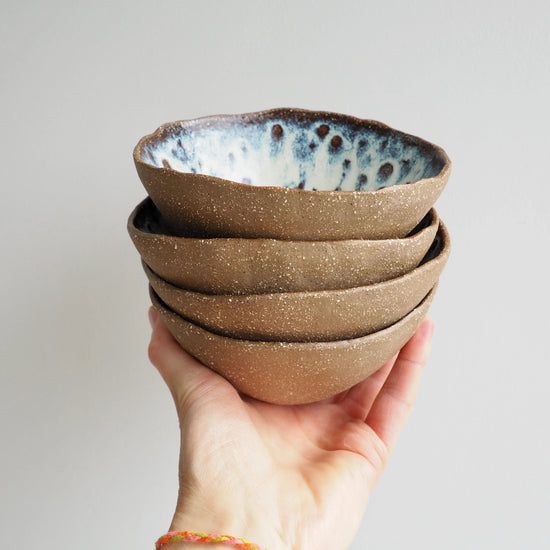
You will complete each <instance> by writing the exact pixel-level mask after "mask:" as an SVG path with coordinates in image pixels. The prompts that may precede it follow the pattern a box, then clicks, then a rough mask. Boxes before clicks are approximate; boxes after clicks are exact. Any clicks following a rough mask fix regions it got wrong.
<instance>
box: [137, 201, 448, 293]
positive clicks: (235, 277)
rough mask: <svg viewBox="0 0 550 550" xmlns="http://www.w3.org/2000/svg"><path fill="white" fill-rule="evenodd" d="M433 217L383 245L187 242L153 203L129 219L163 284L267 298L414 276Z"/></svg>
mask: <svg viewBox="0 0 550 550" xmlns="http://www.w3.org/2000/svg"><path fill="white" fill-rule="evenodd" d="M438 225H439V218H438V216H437V213H436V212H435V210H434V209H432V210H431V211H430V212H429V213H428V214H427V215H426V217H425V219H424V220H423V221H422V223H421V224H420V225H419V226H418V228H417V229H416V230H415V231H414V232H413V234H411V235H410V236H409V237H405V238H402V239H387V240H378V241H369V240H347V241H328V242H319V241H281V240H274V239H231V238H228V239H227V238H226V239H224V238H214V239H200V238H184V237H174V236H172V235H170V234H169V231H168V229H167V228H166V227H165V224H164V223H163V221H162V219H161V217H160V214H159V212H158V210H157V209H156V208H155V206H154V204H153V203H152V202H151V200H150V199H146V200H144V201H143V202H142V203H141V204H140V205H138V206H137V207H136V209H135V210H134V211H133V212H132V214H131V215H130V218H129V220H128V232H129V233H130V236H131V238H132V241H133V242H134V245H135V246H136V248H137V249H138V251H139V253H140V255H141V257H142V258H143V260H144V261H145V263H147V265H149V267H150V268H151V269H152V270H153V271H154V272H155V273H157V274H158V275H159V276H160V277H162V278H163V279H165V280H166V281H168V282H170V283H172V284H174V285H175V286H180V287H183V288H186V289H188V290H194V291H197V292H205V293H209V294H265V293H271V292H300V291H313V290H334V289H342V288H352V287H356V286H364V285H370V284H373V283H377V282H380V281H385V280H387V279H392V278H395V277H399V276H400V275H403V274H405V273H407V272H409V271H410V270H411V269H414V268H415V267H416V266H417V265H418V264H419V263H420V261H421V260H422V258H423V257H424V255H425V254H426V252H427V251H428V249H429V248H430V245H431V243H432V241H433V240H434V237H435V234H436V231H437V227H438Z"/></svg>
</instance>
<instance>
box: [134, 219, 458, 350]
mask: <svg viewBox="0 0 550 550" xmlns="http://www.w3.org/2000/svg"><path fill="white" fill-rule="evenodd" d="M449 253H450V239H449V234H448V232H447V230H446V228H445V226H444V225H443V224H441V225H440V226H439V232H438V234H437V237H436V239H435V241H434V245H433V246H432V249H431V250H430V252H429V253H428V254H427V256H426V258H425V260H424V261H423V263H422V265H420V266H419V267H417V268H416V269H413V270H412V271H410V272H409V273H407V274H406V275H403V276H401V277H398V278H396V279H391V280H389V281H385V282H382V283H377V284H374V285H369V286H362V287H355V288H349V289H345V290H325V291H317V292H283V293H276V294H252V295H244V296H242V295H241V296H233V295H212V294H202V293H198V292H193V291H189V290H184V289H181V288H178V287H175V286H173V285H171V284H170V283H167V282H166V281H164V280H163V279H161V278H160V277H159V276H158V275H156V274H155V273H153V271H151V270H150V269H149V268H148V267H147V266H146V265H145V264H144V269H145V273H146V274H147V277H148V279H149V282H150V284H151V286H152V287H153V289H154V291H155V292H156V293H157V295H158V296H159V297H160V298H161V300H162V301H163V302H164V303H165V304H166V305H167V306H168V307H169V308H170V309H171V310H173V311H174V312H175V313H178V314H179V315H182V316H183V317H185V318H186V319H187V320H189V321H191V322H192V323H194V324H197V325H199V326H201V327H202V328H205V329H207V330H209V331H212V332H215V333H217V334H222V335H224V336H230V337H232V338H241V339H245V340H263V341H284V342H315V341H317V342H326V341H334V340H345V339H350V338H358V337H359V336H364V335H366V334H369V333H371V332H374V331H376V330H380V329H382V328H385V327H387V326H389V325H391V324H393V323H395V322H396V321H398V320H399V319H401V318H402V317H404V316H405V315H407V313H409V311H411V310H412V309H414V307H415V306H417V305H418V304H419V303H420V302H421V301H422V299H423V298H424V297H425V296H426V295H427V294H428V292H429V291H430V290H431V289H432V288H433V286H434V285H435V284H436V282H437V281H438V279H439V276H440V274H441V271H442V270H443V268H444V267H445V264H446V262H447V259H448V258H449Z"/></svg>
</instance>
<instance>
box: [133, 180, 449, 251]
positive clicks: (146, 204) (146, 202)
mask: <svg viewBox="0 0 550 550" xmlns="http://www.w3.org/2000/svg"><path fill="white" fill-rule="evenodd" d="M243 185H246V184H243ZM299 191H301V190H299ZM380 191H383V189H380ZM316 192H317V191H312V193H316ZM328 192H330V191H328ZM351 192H354V191H351ZM151 205H152V207H153V208H155V209H156V210H157V212H159V214H160V211H159V210H158V208H157V207H156V205H155V203H154V202H153V199H151V197H145V199H143V200H142V201H141V202H140V203H139V204H138V205H137V206H136V207H135V208H134V209H133V210H132V212H131V214H130V216H129V217H128V221H127V229H128V233H129V234H130V236H132V235H133V234H137V235H141V236H143V237H144V238H147V239H163V240H164V239H167V240H173V239H175V240H176V242H178V241H184V242H189V243H191V242H195V243H207V242H215V243H224V242H226V243H232V244H233V245H235V246H239V245H241V244H244V243H247V242H254V243H255V244H258V245H261V244H262V243H265V242H273V243H281V244H282V245H283V246H284V244H283V243H285V244H286V243H288V244H289V245H292V244H303V245H304V246H309V245H315V243H318V244H321V243H331V244H335V245H337V244H339V243H343V244H345V243H362V244H366V243H377V244H378V243H380V245H381V246H383V245H384V243H391V242H396V243H397V242H399V243H405V242H407V241H412V240H414V239H418V238H420V236H421V235H422V234H423V233H425V232H426V231H428V230H429V229H430V228H432V227H434V226H436V235H437V231H438V229H439V226H440V225H441V218H440V217H439V214H438V213H437V210H436V209H435V207H433V206H432V207H431V208H430V210H428V212H426V214H425V215H424V217H423V218H422V219H421V220H420V222H418V224H417V225H416V227H415V228H414V229H413V230H412V231H411V232H409V233H408V234H407V235H405V236H403V237H395V238H392V239H390V238H386V239H324V240H320V241H311V240H306V239H276V238H272V237H196V236H195V237H185V236H179V235H170V234H168V233H149V232H148V231H143V230H142V229H140V228H139V227H138V226H137V225H136V223H135V220H136V217H137V215H138V214H139V213H140V212H141V211H142V210H143V209H145V208H151ZM427 216H429V217H430V220H429V222H428V223H426V225H423V227H421V228H420V229H419V230H416V228H417V227H418V226H419V225H421V224H422V223H423V222H424V220H425V219H426V217H427Z"/></svg>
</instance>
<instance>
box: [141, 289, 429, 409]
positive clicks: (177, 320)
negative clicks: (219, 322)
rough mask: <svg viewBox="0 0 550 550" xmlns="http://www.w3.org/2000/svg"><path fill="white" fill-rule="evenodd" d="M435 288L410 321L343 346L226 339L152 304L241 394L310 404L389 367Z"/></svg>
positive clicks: (180, 339)
mask: <svg viewBox="0 0 550 550" xmlns="http://www.w3.org/2000/svg"><path fill="white" fill-rule="evenodd" d="M434 292H435V288H434V289H433V290H432V291H431V292H430V293H429V294H428V296H427V297H426V298H425V299H424V300H423V301H422V303H421V304H419V305H418V307H416V308H415V309H414V310H413V311H412V312H410V313H409V314H408V315H407V316H406V317H404V318H403V319H401V320H400V321H398V322H397V323H395V324H393V325H391V326H390V327H388V328H386V329H383V330H381V331H378V332H375V333H372V334H370V335H367V336H363V337H361V338H356V339H351V340H343V341H342V340H341V341H337V342H318V343H303V342H298V343H296V342H253V341H248V340H238V339H234V338H228V337H225V336H220V335H217V334H214V333H212V332H209V331H206V330H205V329H202V328H200V327H198V326H197V325H195V324H193V323H190V322H189V321H187V320H185V319H184V318H183V317H181V316H179V315H177V314H176V313H174V312H173V311H171V310H170V309H169V308H168V307H167V306H166V305H165V304H163V303H162V301H161V300H160V299H159V298H158V297H157V296H156V294H155V292H154V291H153V290H152V289H151V300H152V302H153V305H154V307H155V308H156V309H157V311H158V312H159V313H160V315H161V317H162V318H163V320H164V322H165V323H166V326H167V327H168V329H169V331H170V332H171V333H172V335H173V336H174V338H175V339H176V340H177V341H178V342H179V344H180V345H181V346H182V348H183V349H185V350H186V351H187V352H189V353H190V354H191V355H193V356H194V357H195V358H197V359H198V360H199V361H201V362H202V363H203V364H204V365H206V366H208V367H209V368H211V369H212V370H214V371H215V372H217V373H219V374H220V375H222V376H224V377H225V378H226V379H227V380H229V381H230V382H231V383H232V384H233V386H235V388H237V389H238V390H239V391H241V392H243V393H245V394H247V395H250V396H251V397H254V398H256V399H260V400H263V401H267V402H271V403H277V404H300V403H310V402H314V401H318V400H320V399H324V398H326V397H330V396H332V395H335V394H336V393H339V392H341V391H344V390H346V389H348V388H350V387H352V386H353V385H355V384H357V383H358V382H360V381H361V380H363V379H365V378H366V377H367V376H369V375H370V374H372V373H373V372H375V371H376V370H378V369H379V368H380V367H381V366H382V365H384V364H385V363H386V362H387V361H388V360H389V359H390V358H391V357H392V356H393V355H394V354H395V353H396V352H397V351H398V350H399V349H401V347H403V346H404V345H405V343H406V342H407V341H408V340H409V338H410V337H411V336H412V335H413V334H414V332H415V331H416V329H417V328H418V327H419V326H420V323H421V322H422V320H423V319H424V317H425V315H426V313H427V311H428V309H429V306H430V304H431V301H432V299H433V296H434Z"/></svg>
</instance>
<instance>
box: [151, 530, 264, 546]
mask: <svg viewBox="0 0 550 550" xmlns="http://www.w3.org/2000/svg"><path fill="white" fill-rule="evenodd" d="M177 541H179V542H206V543H212V544H215V543H219V544H228V545H230V546H236V547H237V548H244V549H245V550H262V549H261V548H260V547H259V546H256V545H255V544H252V543H251V542H248V541H247V540H244V539H237V538H235V537H230V536H228V535H214V534H212V533H211V534H206V533H195V532H193V531H172V532H170V533H166V535H163V536H162V537H160V539H158V540H157V542H156V543H155V549H156V550H160V549H161V548H162V547H163V546H166V545H167V544H169V543H170V542H177Z"/></svg>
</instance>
